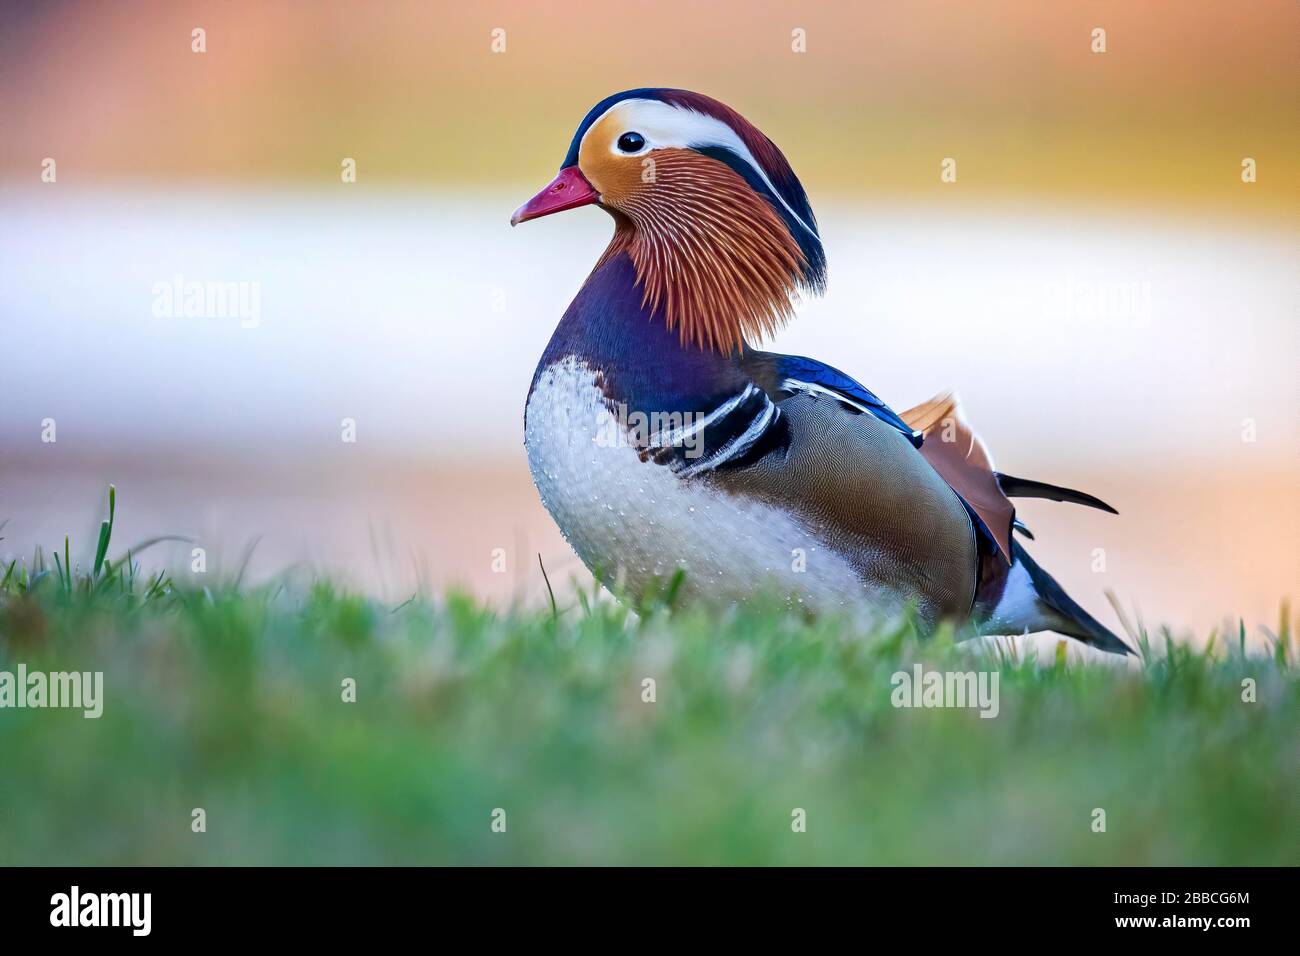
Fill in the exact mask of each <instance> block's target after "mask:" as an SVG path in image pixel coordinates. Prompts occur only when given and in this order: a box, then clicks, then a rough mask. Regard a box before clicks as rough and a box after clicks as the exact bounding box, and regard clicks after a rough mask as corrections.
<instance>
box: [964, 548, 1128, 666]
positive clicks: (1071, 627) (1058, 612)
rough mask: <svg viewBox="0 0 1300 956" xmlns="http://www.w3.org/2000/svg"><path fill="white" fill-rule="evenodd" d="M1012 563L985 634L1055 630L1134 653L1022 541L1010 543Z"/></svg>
mask: <svg viewBox="0 0 1300 956" xmlns="http://www.w3.org/2000/svg"><path fill="white" fill-rule="evenodd" d="M1011 554H1012V558H1013V560H1012V563H1011V570H1010V571H1009V572H1008V573H1007V579H1006V586H1005V587H1004V588H1003V590H1002V597H1001V598H1000V599H999V600H998V603H997V605H996V606H995V607H994V608H993V610H992V612H990V613H989V615H988V616H987V618H986V619H985V620H984V621H983V622H981V623H980V625H979V629H980V632H981V633H983V634H1029V633H1033V632H1035V631H1056V632H1057V633H1059V634H1065V635H1067V636H1069V637H1074V638H1078V639H1079V640H1080V641H1083V643H1085V644H1087V645H1089V646H1090V647H1095V648H1097V649H1098V650H1100V651H1108V652H1110V653H1111V654H1132V653H1133V649H1132V648H1130V647H1129V646H1128V645H1127V644H1125V643H1124V642H1123V641H1122V640H1120V638H1119V637H1118V636H1116V635H1115V634H1114V633H1113V632H1111V631H1109V630H1107V629H1106V627H1105V626H1103V625H1102V624H1101V622H1100V621H1098V620H1097V619H1096V618H1094V617H1093V616H1092V615H1091V614H1089V613H1088V612H1087V611H1085V610H1084V609H1083V608H1081V607H1080V606H1079V605H1078V603H1077V602H1076V601H1075V600H1074V598H1072V597H1070V595H1068V594H1066V593H1065V589H1064V588H1062V587H1061V586H1060V585H1059V584H1057V583H1056V579H1055V578H1053V577H1052V576H1051V575H1050V574H1048V573H1047V572H1046V571H1044V570H1043V569H1042V568H1041V567H1039V566H1038V564H1037V563H1036V562H1035V561H1034V559H1033V558H1031V557H1030V556H1029V552H1027V551H1026V550H1025V549H1024V548H1023V547H1022V546H1021V544H1020V542H1019V541H1013V542H1012V544H1011Z"/></svg>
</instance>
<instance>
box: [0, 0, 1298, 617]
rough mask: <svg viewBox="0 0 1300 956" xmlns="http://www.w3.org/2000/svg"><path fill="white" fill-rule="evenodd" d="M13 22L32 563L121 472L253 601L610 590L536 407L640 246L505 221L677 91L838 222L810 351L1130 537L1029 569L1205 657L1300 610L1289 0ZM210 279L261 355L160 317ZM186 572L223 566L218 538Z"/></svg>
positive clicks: (9, 371)
mask: <svg viewBox="0 0 1300 956" xmlns="http://www.w3.org/2000/svg"><path fill="white" fill-rule="evenodd" d="M0 16H2V17H3V27H4V29H3V31H0V62H2V63H3V73H2V74H0V82H2V83H3V88H4V96H3V98H2V99H0V131H2V134H3V146H2V147H0V194H2V195H3V201H4V208H5V216H4V217H3V222H0V253H2V255H0V279H3V287H2V288H0V323H3V331H4V342H5V347H4V348H3V350H2V354H0V384H2V385H3V388H2V389H0V519H4V518H8V519H10V524H9V526H8V527H7V528H6V530H5V540H3V541H0V555H4V556H5V557H6V558H7V557H9V556H22V555H29V554H30V552H31V548H32V547H33V546H34V545H35V544H37V543H40V544H44V545H46V546H47V547H48V546H51V545H53V544H55V543H56V542H61V540H62V535H63V534H64V532H66V531H72V532H73V533H74V536H75V537H74V540H75V539H76V538H77V537H79V538H80V540H81V541H82V542H83V543H84V544H85V545H86V547H89V540H88V537H89V530H88V529H93V527H94V524H95V522H96V521H97V517H98V513H99V511H100V509H101V508H102V500H101V499H102V489H103V486H104V485H105V483H107V482H108V481H110V480H112V481H116V482H117V483H118V485H119V492H120V496H121V502H122V509H123V510H122V517H121V521H122V525H123V534H124V536H125V537H126V538H130V537H131V536H132V535H136V536H139V537H144V536H147V535H148V534H153V533H159V532H174V533H180V534H186V535H190V536H192V537H194V538H196V539H197V540H200V541H202V542H204V544H205V545H206V546H208V547H210V548H211V550H212V552H213V554H214V555H222V556H224V560H225V561H226V564H227V566H229V565H230V564H233V563H235V562H236V561H237V559H238V554H239V553H240V551H241V550H242V548H243V546H244V545H245V544H246V543H247V542H248V541H250V540H252V539H253V538H254V537H255V536H258V535H261V536H262V539H261V543H260V544H259V545H258V549H257V551H256V554H255V558H254V561H253V567H254V570H255V571H256V572H257V573H259V574H261V575H266V574H270V573H273V572H274V571H276V570H277V569H280V568H284V567H287V566H290V565H295V564H297V565H305V566H307V567H310V568H314V569H317V570H320V571H327V572H329V573H332V574H338V575H341V576H343V577H345V578H347V579H349V580H351V581H353V582H354V583H355V584H356V585H357V586H359V587H363V588H366V589H367V590H370V591H373V592H376V593H380V594H384V595H385V596H388V597H391V598H393V599H394V600H400V599H402V598H404V597H406V596H409V592H410V590H411V589H413V588H414V587H417V586H424V587H427V588H429V589H432V590H438V589H441V588H443V587H445V586H446V585H448V584H449V583H452V582H460V583H463V584H465V585H466V586H468V587H470V588H471V589H473V590H475V591H477V592H479V593H481V594H483V595H485V596H488V597H491V598H493V599H498V600H506V599H511V598H514V597H519V598H520V599H523V600H529V601H535V600H539V599H541V595H542V594H543V592H542V591H541V590H540V588H541V582H540V577H539V575H538V574H537V573H536V571H535V568H536V554H537V553H538V552H541V553H542V554H543V555H544V556H545V557H546V559H547V562H548V568H554V569H555V571H556V572H557V573H555V574H553V575H552V579H553V580H555V579H556V578H557V577H558V578H559V579H560V580H563V579H564V578H566V577H567V576H568V575H569V574H570V573H573V574H577V575H579V576H580V570H581V569H580V567H579V566H578V565H577V564H576V560H575V559H573V558H572V556H571V554H570V552H568V550H567V548H566V547H565V545H564V543H563V541H562V540H561V539H560V538H559V536H558V534H557V533H556V531H555V529H554V527H553V525H552V524H551V523H550V521H549V518H548V517H547V516H546V514H545V512H544V511H542V509H541V507H540V505H539V504H538V502H537V501H536V496H535V494H534V492H533V491H532V489H531V486H530V483H529V480H528V476H527V468H526V464H525V462H524V459H523V451H522V422H521V419H522V407H523V401H524V396H525V394H526V391H527V387H528V381H529V377H530V375H531V370H532V367H533V364H534V363H535V361H536V358H537V356H538V355H540V353H541V350H542V348H543V347H544V345H545V342H546V339H547V338H548V337H549V334H550V330H551V329H552V328H553V327H554V324H555V322H556V321H557V320H558V318H559V316H560V314H561V313H562V312H563V309H564V307H565V306H566V304H567V302H568V301H569V299H570V298H571V297H572V295H573V294H574V292H575V291H576V290H577V288H578V286H579V285H580V283H581V281H582V278H583V277H584V276H585V274H586V272H587V270H588V269H589V268H590V266H591V264H592V263H593V262H594V260H595V258H596V256H597V255H598V254H599V252H600V251H601V248H602V247H603V242H604V241H605V238H606V237H607V235H608V232H609V226H608V223H607V222H606V221H605V220H604V219H603V217H602V216H600V214H599V213H596V212H594V211H591V210H587V211H584V212H581V213H573V214H570V215H569V216H566V217H559V218H557V219H556V220H552V221H547V222H546V223H539V224H536V225H535V226H530V227H527V228H524V229H520V230H516V231H514V232H513V233H512V232H511V231H510V230H509V228H508V227H507V225H506V220H507V218H508V216H509V212H510V210H511V209H513V208H514V206H515V205H517V204H518V203H519V202H520V201H521V200H522V199H524V198H526V197H527V196H528V195H531V193H532V191H534V190H535V189H536V188H537V187H539V186H540V185H542V184H543V183H544V182H545V181H546V180H547V179H548V178H549V177H550V176H551V175H552V174H553V173H554V170H555V169H556V167H557V166H558V164H559V161H560V159H561V158H562V156H563V153H564V151H565V148H566V147H567V144H568V141H569V138H570V137H571V135H572V132H573V129H574V127H575V126H576V124H577V122H578V121H579V120H580V119H581V117H582V115H583V114H584V113H585V112H586V110H587V109H588V107H590V106H591V105H592V104H593V103H594V102H596V101H597V100H599V99H600V98H602V97H603V96H605V95H606V94H608V93H611V92H614V91H616V90H619V89H624V88H628V87H634V86H643V85H672V86H681V87H686V88H691V89H696V90H700V91H702V92H706V93H709V94H710V95H713V96H715V97H717V98H719V99H721V100H723V101H725V102H727V103H729V104H730V105H732V106H734V107H735V108H737V109H738V110H739V111H740V112H742V113H743V114H745V115H746V116H747V117H748V118H749V119H751V120H752V121H753V122H754V123H755V124H756V125H758V126H759V127H760V128H761V129H763V130H764V131H765V132H766V133H767V134H768V135H769V136H771V137H772V138H773V139H774V140H775V141H776V142H777V143H778V144H779V145H780V146H781V147H782V148H783V150H784V151H785V152H786V154H787V156H788V157H789V158H790V160H791V162H792V164H793V165H794V167H795V169H796V171H797V172H798V173H799V174H800V176H801V178H802V180H803V182H804V185H805V186H806V187H807V189H808V191H809V193H810V196H811V197H812V200H813V205H814V208H815V209H816V211H817V214H818V217H819V219H820V221H821V222H822V224H823V231H824V234H825V238H826V242H827V249H828V254H829V258H830V268H831V273H830V274H831V291H830V294H829V295H828V297H827V298H826V299H825V300H823V301H820V302H817V303H810V304H809V305H808V306H807V308H806V309H805V311H804V314H803V315H801V317H800V319H799V320H798V321H797V322H796V323H795V324H794V325H793V326H792V327H791V328H790V329H789V330H788V331H786V332H785V333H782V335H781V336H779V337H778V338H777V340H776V342H775V343H774V346H775V347H776V348H778V349H781V350H784V351H792V352H802V353H805V354H811V355H815V356H818V357H820V358H823V359H825V360H828V361H831V362H833V363H835V364H837V365H839V366H841V367H843V368H844V369H845V370H846V371H848V372H850V373H852V374H854V375H856V376H858V377H860V378H861V379H862V380H863V381H864V382H865V384H867V385H868V386H869V387H871V388H873V389H874V390H876V391H877V392H878V393H879V394H881V395H882V397H884V398H885V399H886V400H888V401H890V402H891V403H892V404H894V405H895V406H896V407H906V406H907V405H910V404H912V403H914V402H915V401H918V400H920V399H922V398H924V397H928V395H929V394H932V393H933V392H936V391H939V390H941V389H943V388H947V387H956V388H957V389H958V390H959V391H960V392H961V393H962V395H963V396H964V397H965V399H966V403H967V410H968V413H969V414H970V416H971V418H972V419H973V421H974V422H975V424H976V425H977V426H978V427H979V428H980V430H981V431H982V433H984V434H985V436H986V437H987V438H988V440H989V442H990V444H991V446H992V448H993V450H994V452H995V454H996V455H997V457H998V460H999V464H1000V465H1001V466H1003V467H1005V469H1006V470H1007V471H1010V472H1013V473H1017V474H1025V475H1028V476H1032V477H1039V478H1043V479H1045V480H1049V481H1056V482H1060V483H1064V484H1070V485H1073V486H1076V487H1081V488H1084V489H1086V490H1089V491H1092V492H1095V493H1097V494H1099V495H1100V496H1102V497H1104V498H1107V499H1109V500H1112V502H1113V503H1114V504H1115V505H1116V506H1117V507H1119V509H1120V511H1121V512H1122V514H1121V516H1120V517H1119V518H1113V517H1108V516H1104V515H1100V514H1095V513H1089V512H1080V511H1078V510H1077V509H1071V508H1068V507H1066V506H1063V505H1053V504H1050V503H1042V502H1031V503H1028V504H1026V505H1025V507H1024V509H1023V512H1024V515H1025V517H1026V519H1027V520H1028V522H1029V524H1030V525H1031V527H1033V529H1034V530H1035V532H1036V533H1037V535H1038V542H1037V546H1036V547H1035V548H1034V553H1035V554H1036V555H1037V556H1038V557H1039V559H1040V560H1041V561H1042V563H1044V564H1045V565H1047V566H1048V567H1050V568H1051V569H1052V570H1053V571H1054V572H1055V573H1057V574H1058V576H1059V577H1060V578H1061V579H1062V581H1063V583H1065V584H1066V585H1067V587H1069V588H1070V589H1072V590H1073V591H1075V592H1077V595H1076V596H1077V597H1079V599H1080V600H1081V601H1082V602H1083V603H1084V604H1085V605H1087V606H1088V607H1089V608H1090V609H1091V610H1092V611H1093V612H1094V613H1097V614H1099V616H1101V617H1102V618H1103V619H1104V620H1107V621H1108V622H1111V623H1113V620H1112V618H1111V612H1110V611H1109V610H1108V609H1107V608H1106V607H1105V605H1104V599H1103V597H1102V592H1103V591H1105V590H1113V591H1115V592H1116V593H1117V594H1118V596H1119V597H1120V598H1121V599H1122V600H1124V601H1125V602H1126V603H1127V604H1129V605H1133V604H1136V605H1138V606H1140V607H1141V608H1142V609H1143V611H1144V613H1145V616H1146V618H1147V619H1148V621H1149V622H1152V623H1161V622H1168V623H1170V624H1171V625H1173V626H1174V627H1176V628H1178V629H1181V630H1185V631H1192V632H1195V634H1196V635H1197V636H1198V637H1199V638H1202V639H1203V638H1204V636H1205V635H1206V633H1208V631H1209V629H1210V628H1211V627H1214V626H1216V625H1217V624H1219V623H1220V622H1221V621H1222V620H1223V619H1224V618H1230V619H1233V620H1235V619H1236V618H1237V617H1238V616H1240V617H1242V618H1244V619H1245V620H1246V621H1247V623H1248V625H1249V626H1250V627H1251V628H1255V627H1256V626H1257V625H1260V624H1264V625H1266V626H1268V627H1270V628H1273V629H1276V627H1277V621H1278V612H1279V606H1280V604H1281V601H1282V600H1283V599H1284V598H1285V597H1286V596H1287V595H1289V594H1292V593H1294V590H1295V583H1296V580H1297V574H1296V572H1297V559H1296V555H1297V551H1298V549H1297V545H1298V544H1300V520H1298V518H1297V506H1296V501H1297V492H1300V488H1298V487H1297V484H1298V482H1297V450H1300V428H1298V423H1297V418H1296V414H1295V410H1296V408H1297V399H1298V398H1300V394H1298V389H1297V385H1296V359H1297V357H1300V351H1298V350H1297V345H1300V339H1298V335H1297V331H1296V328H1297V326H1296V321H1297V314H1298V313H1297V308H1296V307H1297V304H1298V303H1297V284H1296V269H1295V264H1296V261H1297V259H1296V254H1297V251H1300V250H1298V249H1297V241H1296V233H1295V224H1296V220H1295V215H1296V212H1297V208H1296V198H1297V188H1296V187H1297V182H1298V180H1297V176H1298V170H1297V163H1296V159H1295V157H1296V156H1297V155H1300V149H1298V147H1300V126H1298V125H1297V123H1296V122H1295V119H1296V115H1297V114H1296V107H1297V105H1298V104H1297V87H1296V81H1295V77H1296V68H1297V49H1296V45H1295V38H1296V36H1297V27H1298V26H1300V22H1298V21H1300V12H1298V11H1297V7H1296V6H1295V4H1294V3H1290V2H1285V0H1278V2H1256V3H1249V4H1234V3H1228V2H1188V0H1165V2H1148V3H1143V4H1141V5H1131V4H1123V3H1118V2H1079V3H1069V4H1053V3H1043V2H1041V0H1017V2H988V3H979V4H972V3H964V2H957V0H949V2H938V0H927V2H912V3H907V4H897V5H886V4H848V3H834V4H832V3H812V2H807V0H805V2H798V3H796V2H789V3H781V2H771V3H763V2H744V3H725V2H723V3H707V4H706V3H698V2H694V3H679V2H659V3H654V4H596V3H577V2H573V3H537V2H532V3H525V2H518V3H509V2H484V3H476V4H464V3H391V2H384V3H362V2H359V0H358V2H331V3H312V4H304V3H290V2H258V3H237V2H231V3H221V4H210V3H177V2H136V3H114V4H104V3H74V2H64V3H50V4H42V5H39V6H37V5H33V6H31V7H30V8H18V7H16V6H15V5H7V6H6V8H5V10H4V12H3V14H0ZM195 28H202V29H203V30H204V31H205V41H206V51H205V52H203V53H195V52H192V50H191V42H192V30H194V29H195ZM1096 28H1102V29H1104V30H1105V41H1106V50H1105V52H1104V53H1094V52H1093V50H1092V46H1093V44H1094V40H1093V31H1094V29H1096ZM496 29H501V30H504V31H505V32H504V44H505V48H504V50H503V51H501V52H494V50H493V31H494V30H496ZM796 30H802V31H804V36H806V52H803V53H797V52H795V51H794V50H793V49H792V31H796ZM498 46H499V42H498ZM945 157H954V158H956V160H957V163H958V181H957V182H956V183H942V182H941V181H940V178H939V164H940V162H941V160H942V159H943V158H945ZM1247 157H1249V158H1251V159H1253V160H1254V161H1255V168H1256V169H1257V181H1255V182H1251V183H1245V182H1243V181H1242V175H1241V173H1242V162H1243V159H1245V158H1247ZM46 158H53V159H55V160H56V162H57V180H56V181H55V182H52V183H50V182H42V179H41V174H42V163H43V161H44V160H45V159H46ZM345 158H352V159H355V161H356V166H357V181H356V182H355V183H343V182H342V181H341V179H340V164H341V162H342V161H343V160H344V159H345ZM178 274H179V275H183V276H185V277H186V278H189V279H197V280H200V281H228V280H229V281H248V282H254V283H257V284H258V288H259V289H260V290H261V299H262V311H261V315H260V316H259V321H258V323H257V325H256V326H255V327H243V326H241V323H239V322H237V321H229V320H222V319H182V318H176V319H159V318H157V317H155V316H154V315H153V314H152V313H151V303H152V298H153V296H152V289H153V288H154V286H155V285H156V284H157V283H159V282H170V281H171V280H172V278H173V276H175V275H178ZM343 417H353V418H355V419H356V420H357V422H358V432H359V436H360V437H359V440H358V442H357V444H356V445H343V444H341V443H340V441H339V438H338V424H339V421H340V419H341V418H343ZM46 418H53V419H55V420H56V421H57V422H58V427H59V436H58V441H57V442H56V443H54V444H49V443H45V442H42V441H41V424H40V423H41V422H42V421H43V420H44V419H46ZM495 547H504V548H505V549H506V550H507V552H508V553H509V555H510V558H511V560H510V562H509V569H508V572H507V573H506V574H504V575H500V574H494V573H492V571H491V570H490V564H491V562H490V553H491V551H492V549H493V548H495ZM1097 549H1101V551H1102V552H1103V553H1104V555H1105V559H1104V562H1103V563H1104V570H1102V571H1097V570H1096V566H1097V561H1096V556H1095V555H1096V552H1097ZM153 554H154V556H155V557H154V560H155V561H159V562H164V563H166V562H171V563H174V564H175V565H176V566H177V567H179V568H181V569H182V572H183V571H184V568H185V567H187V566H188V560H187V558H188V554H189V550H188V548H187V547H180V546H176V547H173V548H172V549H171V550H170V551H168V550H167V549H165V548H163V549H159V550H156V551H155V552H153Z"/></svg>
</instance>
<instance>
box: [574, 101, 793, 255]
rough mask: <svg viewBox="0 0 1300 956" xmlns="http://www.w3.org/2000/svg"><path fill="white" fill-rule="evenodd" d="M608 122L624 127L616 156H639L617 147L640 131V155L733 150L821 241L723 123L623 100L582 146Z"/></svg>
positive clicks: (615, 147) (613, 147)
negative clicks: (710, 148)
mask: <svg viewBox="0 0 1300 956" xmlns="http://www.w3.org/2000/svg"><path fill="white" fill-rule="evenodd" d="M606 119H612V120H613V121H614V122H616V123H617V124H618V125H619V126H621V129H619V130H618V133H617V135H615V136H614V137H612V139H611V140H610V152H611V153H613V154H615V155H617V156H636V155H639V153H625V152H623V151H622V150H620V149H619V148H618V138H619V136H622V135H623V133H626V132H637V133H640V134H641V135H642V136H644V137H645V141H646V145H645V149H644V150H642V151H641V152H646V151H648V150H651V149H662V148H674V147H675V148H681V149H691V148H698V147H700V146H721V147H723V148H724V149H729V150H731V152H733V153H735V154H736V155H737V156H739V157H740V158H741V159H742V160H744V161H745V162H746V163H747V164H749V167H750V169H752V170H753V171H754V174H755V175H756V176H758V178H759V179H760V180H761V181H762V183H763V185H765V186H766V187H767V188H768V190H769V191H770V192H771V193H772V195H773V196H775V197H776V200H777V202H779V203H780V204H781V205H782V206H783V207H784V208H785V210H786V212H788V213H789V214H790V216H791V218H792V219H794V221H795V222H797V223H798V224H799V225H800V226H802V227H803V228H804V229H805V230H806V231H807V232H808V234H809V235H811V236H812V237H813V238H814V239H816V238H818V236H817V233H816V231H815V230H814V229H812V228H811V227H810V226H809V225H808V223H806V222H804V221H803V218H802V217H801V216H800V215H799V214H798V213H797V212H795V211H794V210H793V209H792V208H791V207H790V204H789V203H788V202H786V201H785V197H784V196H782V195H781V193H780V192H779V191H778V190H777V188H776V187H775V186H773V185H772V181H771V180H770V179H768V177H767V173H765V172H764V171H763V167H762V166H760V165H759V164H758V161H757V160H755V159H754V154H753V153H751V152H750V151H749V147H748V146H746V145H745V143H744V140H742V139H741V138H740V137H739V136H738V135H737V134H736V131H735V130H733V129H732V128H731V127H730V126H728V125H727V124H726V123H724V122H722V120H719V119H715V118H714V117H712V116H705V115H704V114H703V113H697V112H695V110H691V109H685V108H682V107H676V106H669V105H668V104H667V103H664V102H662V101H660V100H640V99H638V100H622V101H621V102H618V103H615V104H614V105H613V106H611V107H610V108H609V109H607V110H605V112H604V113H602V114H601V115H600V117H599V118H597V119H596V120H595V121H594V122H593V123H592V124H591V125H590V126H589V127H587V132H585V133H584V134H583V135H582V143H583V144H585V143H586V141H587V137H588V136H590V135H591V131H592V130H593V129H595V128H596V127H597V126H598V125H600V124H601V123H603V122H604V121H605V120H606Z"/></svg>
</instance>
